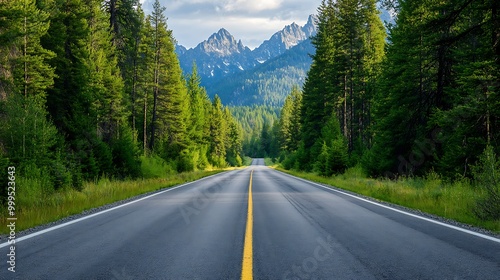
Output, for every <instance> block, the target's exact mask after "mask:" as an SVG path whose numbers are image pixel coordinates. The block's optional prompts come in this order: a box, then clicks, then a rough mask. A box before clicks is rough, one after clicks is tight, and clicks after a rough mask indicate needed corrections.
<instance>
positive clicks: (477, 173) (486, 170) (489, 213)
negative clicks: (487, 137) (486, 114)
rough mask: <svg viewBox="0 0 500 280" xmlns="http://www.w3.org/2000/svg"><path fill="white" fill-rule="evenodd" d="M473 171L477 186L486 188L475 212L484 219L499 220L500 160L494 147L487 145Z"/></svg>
mask: <svg viewBox="0 0 500 280" xmlns="http://www.w3.org/2000/svg"><path fill="white" fill-rule="evenodd" d="M472 172H473V174H474V180H475V182H476V184H477V186H478V187H479V188H484V189H485V190H486V195H485V197H483V198H480V199H479V200H478V202H477V205H476V207H475V208H474V212H475V214H476V215H477V216H478V217H479V218H481V219H483V220H499V219H500V162H499V161H498V158H497V156H496V154H495V152H494V151H493V147H491V146H487V147H486V149H485V150H484V153H483V154H482V155H481V156H480V158H479V162H478V164H477V165H476V166H474V167H473V169H472Z"/></svg>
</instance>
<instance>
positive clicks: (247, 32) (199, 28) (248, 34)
mask: <svg viewBox="0 0 500 280" xmlns="http://www.w3.org/2000/svg"><path fill="white" fill-rule="evenodd" d="M141 1H142V2H143V8H144V10H145V12H146V13H150V12H151V7H152V5H153V4H152V3H154V0H141ZM160 3H161V5H162V6H164V7H166V11H165V15H166V16H167V17H168V25H169V28H170V29H172V30H173V32H174V36H175V38H176V39H177V41H178V42H179V44H181V45H184V46H186V47H188V48H190V47H195V46H196V45H197V44H198V43H200V42H202V41H203V40H206V39H207V38H208V37H209V36H210V35H212V34H213V33H215V32H217V31H218V30H219V29H220V28H222V27H223V28H225V29H227V30H228V31H229V32H231V34H232V35H233V36H234V37H235V38H236V39H237V40H239V39H241V40H242V42H243V43H244V44H245V45H247V46H249V47H250V48H254V47H257V46H258V45H260V44H261V43H262V42H263V41H264V40H267V39H269V38H270V37H271V36H272V35H273V34H274V33H275V32H277V31H279V30H281V29H282V28H283V27H284V26H285V25H288V24H291V23H292V22H296V23H298V24H301V25H302V24H305V22H306V21H307V18H308V16H309V15H310V14H313V13H316V11H317V7H318V6H319V5H320V3H321V0H309V1H304V0H253V1H250V0H160Z"/></svg>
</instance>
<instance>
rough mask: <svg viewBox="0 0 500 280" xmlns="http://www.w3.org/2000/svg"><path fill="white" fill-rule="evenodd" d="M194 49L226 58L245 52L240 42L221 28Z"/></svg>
mask: <svg viewBox="0 0 500 280" xmlns="http://www.w3.org/2000/svg"><path fill="white" fill-rule="evenodd" d="M196 48H197V49H201V50H202V51H203V52H205V53H207V54H214V55H215V56H218V57H227V56H231V55H233V54H235V53H242V52H244V51H245V50H246V47H245V46H244V45H243V43H242V42H241V40H239V41H236V39H234V37H233V35H231V33H229V31H227V30H226V29H225V28H221V29H220V30H219V31H218V32H217V33H214V34H212V36H210V37H209V38H208V40H206V41H204V42H203V43H200V44H199V45H198V46H197V47H196Z"/></svg>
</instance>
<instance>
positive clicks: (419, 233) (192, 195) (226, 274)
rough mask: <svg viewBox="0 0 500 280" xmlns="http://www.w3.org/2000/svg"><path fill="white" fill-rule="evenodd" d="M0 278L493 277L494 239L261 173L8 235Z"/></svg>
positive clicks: (497, 261)
mask: <svg viewBox="0 0 500 280" xmlns="http://www.w3.org/2000/svg"><path fill="white" fill-rule="evenodd" d="M9 246H10V245H8V244H7V243H3V244H0V260H1V263H2V265H1V268H2V269H1V271H0V279H117V280H124V279H174V280H175V279H500V240H499V239H497V238H495V237H491V236H488V235H483V234H479V233H475V232H471V231H468V230H465V229H462V228H457V227H454V226H451V225H448V224H443V223H441V222H439V221H435V220H431V219H429V218H425V217H421V216H417V215H415V214H412V213H407V212H404V211H402V210H400V209H395V208H392V207H389V206H386V205H381V204H378V203H376V202H373V201H369V200H366V199H363V198H359V197H356V196H354V195H352V194H349V193H344V192H342V191H339V190H336V189H331V188H328V187H324V186H321V185H319V184H316V183H313V182H309V181H306V180H303V179H299V178H296V177H293V176H290V175H287V174H284V173H282V172H279V171H275V170H273V169H270V168H268V167H265V166H264V161H263V160H262V159H255V160H254V161H253V164H252V165H251V166H249V167H248V168H245V169H241V170H234V171H228V172H224V173H220V174H217V175H214V176H210V177H206V178H204V179H201V180H198V181H195V182H192V183H188V184H184V185H181V186H178V187H174V188H169V189H166V190H164V191H161V192H157V193H155V194H153V195H150V196H147V197H143V198H141V199H138V200H134V201H132V202H130V203H126V204H122V205H120V206H118V207H115V208H111V209H107V210H104V211H101V212H98V213H96V214H93V215H90V216H86V217H84V218H81V219H77V220H73V221H71V222H69V223H65V224H60V225H58V226H56V227H52V228H47V229H45V230H42V231H39V232H35V233H33V234H30V235H25V236H23V237H19V238H18V239H17V241H16V272H15V273H12V272H10V271H8V270H7V268H8V264H7V262H6V261H7V260H8V259H7V258H8V257H7V254H8V252H9V251H8V249H9Z"/></svg>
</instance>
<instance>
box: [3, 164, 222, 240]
mask: <svg viewBox="0 0 500 280" xmlns="http://www.w3.org/2000/svg"><path fill="white" fill-rule="evenodd" d="M222 171H224V170H212V171H193V172H186V173H180V174H168V175H163V178H150V179H139V180H126V181H116V180H110V179H106V178H104V179H101V180H99V181H98V182H87V183H85V184H84V186H83V189H82V191H76V190H74V189H63V190H58V191H52V192H50V193H43V191H41V190H43V189H44V188H43V186H44V184H47V182H45V181H44V179H23V178H22V177H18V178H17V181H16V186H17V191H18V192H17V194H16V217H17V221H16V231H21V230H24V229H28V228H31V227H34V226H37V225H42V224H46V223H49V222H53V221H57V220H59V219H61V218H64V217H67V216H70V215H74V214H79V213H81V212H83V211H85V210H88V209H92V208H95V207H99V206H103V205H106V204H109V203H113V202H116V201H120V200H123V199H127V198H130V197H134V196H136V195H140V194H143V193H148V192H151V191H155V190H160V189H164V188H168V187H172V186H175V185H179V184H182V183H185V182H191V181H195V180H197V179H200V178H203V177H206V176H209V175H213V174H216V173H219V172H222ZM158 172H159V171H158ZM164 174H165V173H164ZM27 186H29V187H27ZM0 221H1V227H0V234H6V233H7V231H8V228H7V227H6V224H7V216H6V213H5V212H4V211H2V213H1V214H0Z"/></svg>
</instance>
